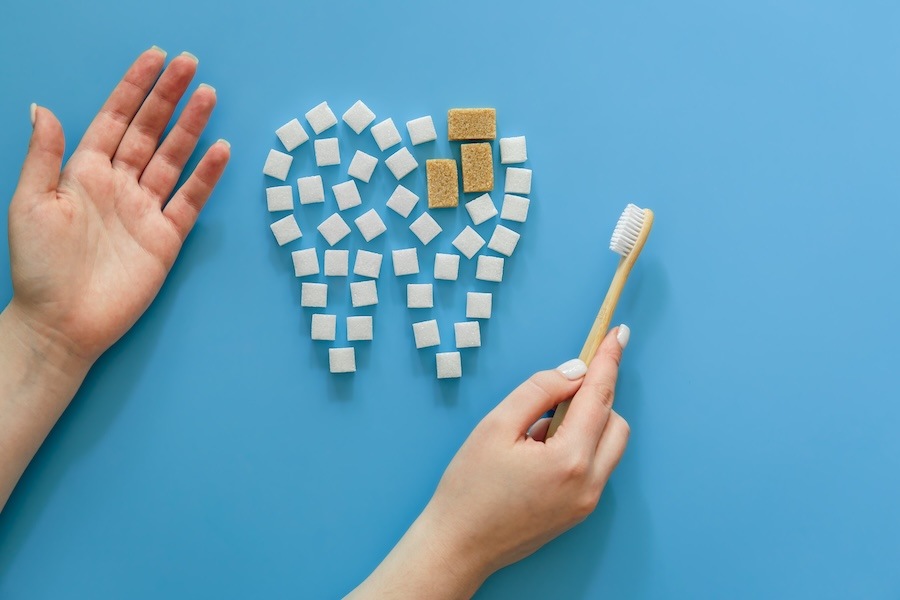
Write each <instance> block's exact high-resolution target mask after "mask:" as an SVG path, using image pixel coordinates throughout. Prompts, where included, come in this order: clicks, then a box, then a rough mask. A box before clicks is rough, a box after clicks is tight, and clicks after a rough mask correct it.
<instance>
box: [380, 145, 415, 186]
mask: <svg viewBox="0 0 900 600" xmlns="http://www.w3.org/2000/svg"><path fill="white" fill-rule="evenodd" d="M384 164H385V165H386V166H387V168H388V169H390V170H391V173H393V174H394V177H396V178H397V179H398V180H400V179H403V178H404V177H406V176H407V175H409V174H410V173H412V172H413V171H415V170H416V167H418V166H419V163H418V162H416V159H415V158H414V157H413V155H412V154H410V152H409V150H407V148H406V146H404V147H402V148H400V149H399V150H397V151H396V152H394V153H393V154H391V155H390V156H389V157H387V159H385V161H384Z"/></svg>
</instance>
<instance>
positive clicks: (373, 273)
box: [353, 250, 382, 279]
mask: <svg viewBox="0 0 900 600" xmlns="http://www.w3.org/2000/svg"><path fill="white" fill-rule="evenodd" d="M381 259H382V256H381V254H379V253H377V252H369V251H368V250H357V251H356V262H355V263H354V264H353V274H354V275H361V276H363V277H371V278H372V279H378V275H379V274H380V273H381Z"/></svg>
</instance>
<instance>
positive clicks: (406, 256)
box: [391, 248, 419, 277]
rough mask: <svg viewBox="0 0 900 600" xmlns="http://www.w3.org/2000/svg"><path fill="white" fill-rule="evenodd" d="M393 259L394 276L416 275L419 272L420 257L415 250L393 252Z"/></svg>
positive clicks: (406, 249) (407, 249)
mask: <svg viewBox="0 0 900 600" xmlns="http://www.w3.org/2000/svg"><path fill="white" fill-rule="evenodd" d="M391 259H392V261H393V263H394V275H397V276H398V277H399V276H401V275H415V274H416V273H418V272H419V255H418V253H416V249H415V248H404V249H402V250H392V251H391Z"/></svg>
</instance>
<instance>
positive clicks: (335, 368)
mask: <svg viewBox="0 0 900 600" xmlns="http://www.w3.org/2000/svg"><path fill="white" fill-rule="evenodd" d="M328 369H329V370H330V371H331V372H332V373H355V372H356V352H355V351H354V350H353V348H329V349H328Z"/></svg>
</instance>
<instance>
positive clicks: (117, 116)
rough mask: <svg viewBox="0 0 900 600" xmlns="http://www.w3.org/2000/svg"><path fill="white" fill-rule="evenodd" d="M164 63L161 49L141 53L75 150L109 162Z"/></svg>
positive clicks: (163, 52) (164, 55)
mask: <svg viewBox="0 0 900 600" xmlns="http://www.w3.org/2000/svg"><path fill="white" fill-rule="evenodd" d="M165 62H166V53H165V51H164V50H162V49H160V48H156V47H153V48H151V49H149V50H146V51H145V52H144V53H142V54H141V55H140V56H139V57H138V58H137V60H136V61H134V64H132V65H131V67H129V68H128V71H127V72H126V73H125V76H124V77H123V78H122V81H120V82H119V84H118V85H117V86H116V88H115V89H114V90H113V92H112V94H110V96H109V98H108V99H107V100H106V102H105V103H104V104H103V108H101V109H100V112H99V113H97V116H96V117H94V120H93V121H92V122H91V125H90V126H89V127H88V129H87V131H86V132H85V134H84V137H83V138H81V144H79V146H78V148H79V149H82V148H84V149H88V150H92V151H95V152H99V153H101V154H104V155H105V156H108V157H110V158H112V156H113V155H114V154H115V152H116V149H117V148H118V147H119V143H120V142H121V141H122V137H123V136H124V135H125V132H126V131H127V130H128V126H129V125H130V124H131V120H132V119H134V115H135V114H136V113H137V111H138V109H139V108H140V107H141V104H142V103H143V102H144V98H146V97H147V94H148V93H150V89H151V88H152V87H153V84H154V82H155V81H156V78H157V77H158V76H159V72H160V71H161V70H162V67H163V64H164V63H165Z"/></svg>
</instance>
